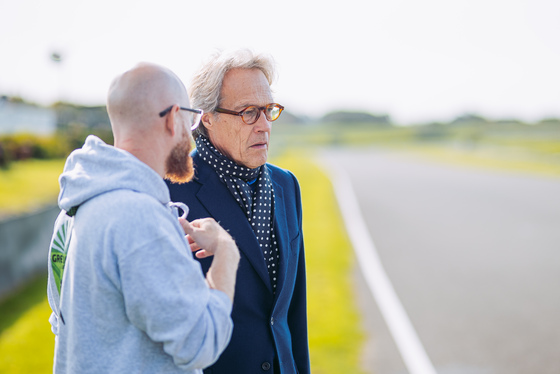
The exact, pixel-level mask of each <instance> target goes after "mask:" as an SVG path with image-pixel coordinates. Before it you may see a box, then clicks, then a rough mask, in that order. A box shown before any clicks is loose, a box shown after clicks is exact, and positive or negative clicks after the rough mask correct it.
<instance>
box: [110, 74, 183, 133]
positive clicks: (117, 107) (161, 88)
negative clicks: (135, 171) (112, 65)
mask: <svg viewBox="0 0 560 374" xmlns="http://www.w3.org/2000/svg"><path fill="white" fill-rule="evenodd" d="M187 103H188V96H187V91H186V90H185V87H184V85H183V83H182V82H181V80H180V79H179V77H177V76H176V75H175V74H174V73H173V72H172V71H171V70H169V69H166V68H164V67H161V66H158V65H154V64H148V63H141V64H138V65H136V66H135V67H133V68H132V69H130V70H128V71H126V72H125V73H123V74H122V75H119V76H118V77H116V78H115V79H114V80H113V82H112V83H111V87H110V88H109V93H108V95H107V112H108V113H109V118H110V119H111V126H112V128H113V133H114V134H115V137H118V136H119V135H121V134H122V135H125V136H126V134H128V133H129V132H131V131H143V130H144V131H151V130H153V129H154V127H156V125H157V124H158V123H159V122H158V121H160V118H159V115H158V113H159V112H161V111H162V110H164V109H165V108H167V107H169V106H171V105H173V104H179V105H186V104H187Z"/></svg>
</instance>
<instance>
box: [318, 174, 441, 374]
mask: <svg viewBox="0 0 560 374" xmlns="http://www.w3.org/2000/svg"><path fill="white" fill-rule="evenodd" d="M324 170H326V172H327V173H328V174H330V179H331V181H332V183H333V187H334V191H335V194H336V198H337V200H338V205H339V206H340V211H341V213H342V217H343V219H344V222H345V225H346V230H347V232H348V235H349V237H350V240H351V242H352V245H353V247H354V251H355V252H356V256H357V257H358V263H359V264H360V268H361V269H362V273H363V274H364V277H365V279H366V282H367V284H368V286H369V288H370V290H371V293H372V294H373V297H374V298H375V300H376V301H377V305H378V306H379V309H380V310H381V314H382V315H383V318H384V319H385V322H386V323H387V326H388V327H389V330H390V331H391V334H392V335H393V339H394V340H395V343H396V344H397V347H398V349H399V351H400V353H401V356H402V358H403V361H404V363H405V365H406V367H407V368H408V371H409V373H410V374H437V372H436V370H435V368H434V366H433V364H432V362H431V361H430V358H429V357H428V355H427V354H426V350H425V349H424V347H423V346H422V343H421V342H420V339H419V338H418V335H417V334H416V331H415V330H414V327H413V326H412V323H411V322H410V319H409V318H408V316H407V314H406V311H405V310H404V307H403V306H402V304H401V302H400V300H399V298H398V297H397V294H396V293H395V290H394V288H393V285H392V284H391V281H390V280H389V277H388V276H387V273H386V272H385V270H384V268H383V265H382V264H381V260H380V259H379V255H378V254H377V249H376V248H375V244H374V243H373V240H372V239H371V237H370V235H369V231H368V228H367V226H366V224H365V222H364V219H363V217H362V214H361V211H360V206H359V204H358V200H357V198H356V195H355V193H354V190H353V188H352V184H351V182H350V178H349V176H348V175H347V173H346V172H345V171H344V170H343V169H341V168H333V167H332V165H330V167H329V168H328V169H327V168H324Z"/></svg>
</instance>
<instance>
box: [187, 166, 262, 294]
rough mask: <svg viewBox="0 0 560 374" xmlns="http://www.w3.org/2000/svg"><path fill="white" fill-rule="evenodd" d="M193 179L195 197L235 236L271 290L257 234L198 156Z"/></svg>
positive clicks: (208, 167) (214, 173) (209, 168)
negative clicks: (194, 178) (198, 188)
mask: <svg viewBox="0 0 560 374" xmlns="http://www.w3.org/2000/svg"><path fill="white" fill-rule="evenodd" d="M196 168H197V177H198V178H197V181H198V183H200V184H201V187H200V190H199V191H198V192H197V194H196V197H197V199H198V200H199V201H200V203H201V204H202V205H204V207H205V208H206V210H208V212H209V213H210V214H211V215H212V217H213V218H214V219H215V220H216V221H217V222H219V223H220V225H221V226H222V227H223V228H225V229H226V230H228V232H229V233H230V235H231V236H232V237H233V238H234V239H235V242H236V243H237V245H238V247H239V250H240V251H241V252H243V253H244V254H245V257H246V258H247V260H248V261H249V263H250V264H251V266H252V267H253V268H254V269H255V271H256V272H257V274H258V275H259V277H260V278H261V279H262V281H263V282H264V283H265V284H266V286H267V288H268V289H269V291H270V292H271V293H272V285H271V284H270V278H269V276H268V271H267V268H266V264H265V261H264V255H263V253H262V252H261V250H260V247H259V244H258V242H257V238H256V236H255V233H254V232H253V229H252V228H251V226H250V224H249V221H248V220H247V216H246V215H245V213H244V212H243V210H242V209H241V207H240V206H239V204H238V203H237V201H235V199H234V198H233V196H232V195H231V193H230V192H229V190H228V189H227V187H226V186H225V185H224V184H223V183H222V181H221V180H220V178H219V177H218V174H216V172H215V171H214V170H212V168H211V167H210V166H209V165H208V164H206V163H205V162H204V161H202V160H200V159H199V160H198V162H197V166H196Z"/></svg>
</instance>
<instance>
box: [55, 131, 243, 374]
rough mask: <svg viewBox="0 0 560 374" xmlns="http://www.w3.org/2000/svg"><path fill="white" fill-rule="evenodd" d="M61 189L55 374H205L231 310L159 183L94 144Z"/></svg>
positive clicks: (79, 154) (70, 163)
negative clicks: (210, 280) (205, 272)
mask: <svg viewBox="0 0 560 374" xmlns="http://www.w3.org/2000/svg"><path fill="white" fill-rule="evenodd" d="M60 187H61V191H60V195H59V199H58V203H59V206H60V208H61V209H62V211H61V213H60V215H59V217H58V219H57V221H56V223H55V229H54V234H53V239H52V241H51V246H50V251H49V284H48V296H49V303H50V305H51V308H52V310H53V314H52V316H51V319H50V321H51V324H52V325H53V332H55V334H57V335H56V338H55V339H56V347H55V359H54V371H55V372H56V373H96V374H97V373H175V372H181V373H184V372H188V373H201V370H200V369H202V368H204V367H207V366H209V365H211V364H212V363H214V362H215V361H216V360H217V359H218V356H219V355H220V353H221V352H222V351H223V350H224V349H225V347H226V346H227V344H228V342H229V339H230V337H231V332H232V329H233V324H232V321H231V318H230V313H231V308H232V304H231V302H230V300H229V298H228V297H227V296H226V295H225V294H224V293H223V292H221V291H217V290H212V289H209V288H208V286H207V284H206V282H205V279H204V277H203V275H202V272H201V269H200V265H199V263H198V262H197V261H195V260H194V259H193V258H192V254H191V252H190V249H189V247H188V244H187V241H186V240H185V236H184V232H183V229H182V227H181V225H180V224H179V222H178V220H177V211H176V209H175V208H172V207H171V206H170V201H169V200H170V199H169V191H168V189H167V186H166V185H165V183H164V181H163V180H162V179H161V177H160V176H159V175H158V174H157V173H156V172H155V171H154V170H152V169H151V168H150V167H148V166H147V165H146V164H144V163H143V162H141V161H140V160H138V159H137V158H135V157H134V156H132V155H131V154H130V153H128V152H126V151H123V150H120V149H117V148H115V147H112V146H109V145H107V144H105V143H103V141H101V140H100V139H99V138H96V137H95V136H89V137H88V138H87V139H86V142H85V144H84V146H83V148H81V149H77V150H75V151H74V152H72V154H71V155H70V156H69V157H68V160H67V161H66V165H65V167H64V172H63V173H62V175H61V176H60ZM73 207H79V208H78V210H77V213H76V214H75V216H74V217H73V218H71V217H69V216H68V215H67V214H66V212H71V214H72V211H73V210H72V208H73ZM62 270H63V273H62Z"/></svg>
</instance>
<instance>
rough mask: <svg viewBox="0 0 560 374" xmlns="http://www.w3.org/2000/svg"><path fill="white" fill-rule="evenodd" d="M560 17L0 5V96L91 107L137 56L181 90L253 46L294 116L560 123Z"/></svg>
mask: <svg viewBox="0 0 560 374" xmlns="http://www.w3.org/2000/svg"><path fill="white" fill-rule="evenodd" d="M559 20H560V1H558V0H384V1H371V0H370V1H366V0H345V1H337V2H331V1H305V0H299V1H291V0H290V1H274V2H271V1H233V0H222V1H211V0H199V1H169V0H158V1H140V0H135V1H129V0H126V1H119V0H111V1H108V0H97V1H80V0H55V1H48V0H37V1H35V0H18V1H15V0H0V35H1V36H0V53H1V55H0V56H1V58H0V95H2V94H4V95H19V96H22V97H24V98H25V99H28V100H31V101H35V102H39V103H41V104H50V103H52V102H54V101H56V100H59V99H62V100H65V101H71V102H76V103H80V104H86V105H99V104H104V103H105V94H106V92H107V88H108V87H109V83H110V82H111V80H112V79H113V77H114V76H116V75H117V74H119V73H121V72H123V71H124V70H126V69H128V68H130V67H132V66H133V65H134V64H136V63H137V62H139V61H150V62H155V63H159V64H162V65H165V66H167V67H169V68H171V69H172V70H173V71H175V72H176V73H177V74H178V75H179V76H180V77H181V79H183V81H184V82H185V83H186V84H188V83H189V80H190V77H191V75H192V74H193V72H194V71H195V69H196V68H197V67H198V66H199V65H200V63H201V62H202V61H203V60H204V59H205V58H206V57H207V56H208V55H209V54H210V53H212V52H213V51H215V50H216V49H223V48H236V47H249V48H252V49H254V50H256V51H263V52H268V53H270V54H271V55H272V56H273V57H274V59H275V60H276V63H277V67H278V79H277V81H276V82H275V84H274V85H273V89H274V91H275V100H276V101H277V102H279V103H281V104H283V105H285V106H286V107H287V109H288V110H291V111H292V112H293V113H295V114H304V115H308V116H313V117H317V116H321V115H323V114H325V113H326V112H328V111H332V110H365V111H368V112H371V113H377V114H389V115H391V117H392V118H393V119H394V120H395V121H397V122H399V123H402V124H410V123H418V122H429V121H447V120H450V119H453V118H455V117H456V116H458V115H462V114H465V113H477V114H480V115H483V116H486V117H488V118H496V119H497V118H512V117H516V118H519V119H522V120H525V121H530V122H531V121H538V120H540V119H542V118H546V117H553V116H554V117H560V73H559V71H560V22H559ZM53 51H56V52H59V53H60V54H61V55H62V62H61V63H59V64H56V63H54V62H53V61H51V59H50V55H51V53H52V52H53Z"/></svg>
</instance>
